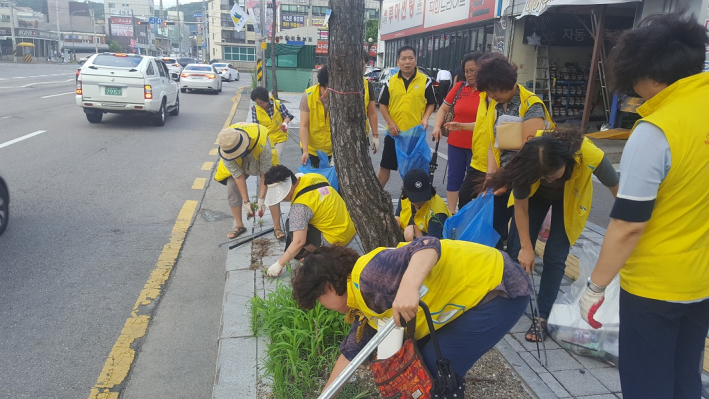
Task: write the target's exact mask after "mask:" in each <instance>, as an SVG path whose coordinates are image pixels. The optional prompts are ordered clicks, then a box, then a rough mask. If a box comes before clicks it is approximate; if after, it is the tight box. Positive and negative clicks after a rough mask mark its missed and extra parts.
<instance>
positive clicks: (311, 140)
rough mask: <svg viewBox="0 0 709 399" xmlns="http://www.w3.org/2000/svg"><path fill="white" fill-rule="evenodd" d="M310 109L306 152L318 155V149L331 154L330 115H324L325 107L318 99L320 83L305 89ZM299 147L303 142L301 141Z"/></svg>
mask: <svg viewBox="0 0 709 399" xmlns="http://www.w3.org/2000/svg"><path fill="white" fill-rule="evenodd" d="M305 94H306V95H307V96H308V97H307V98H308V109H309V110H310V112H309V114H310V134H309V135H308V154H310V155H316V156H317V155H318V150H320V151H323V152H324V153H326V154H327V156H332V141H331V136H330V117H329V112H328V117H327V118H326V117H325V107H323V105H322V101H320V84H316V85H315V86H311V87H308V88H307V89H305ZM300 146H301V148H302V147H303V144H302V143H301V145H300Z"/></svg>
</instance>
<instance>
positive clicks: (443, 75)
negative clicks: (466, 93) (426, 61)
mask: <svg viewBox="0 0 709 399" xmlns="http://www.w3.org/2000/svg"><path fill="white" fill-rule="evenodd" d="M436 80H437V81H439V82H440V81H441V80H453V76H452V75H451V72H450V71H447V70H445V69H441V70H440V71H438V75H436Z"/></svg>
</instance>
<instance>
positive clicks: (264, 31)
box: [259, 0, 276, 89]
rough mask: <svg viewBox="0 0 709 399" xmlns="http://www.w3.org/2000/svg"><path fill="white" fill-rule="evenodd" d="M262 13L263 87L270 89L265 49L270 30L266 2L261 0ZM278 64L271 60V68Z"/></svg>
mask: <svg viewBox="0 0 709 399" xmlns="http://www.w3.org/2000/svg"><path fill="white" fill-rule="evenodd" d="M259 8H260V9H261V12H260V14H261V15H260V16H259V18H260V19H261V59H262V60H263V69H264V71H263V72H264V73H263V87H265V88H266V89H268V74H267V73H266V71H265V69H266V50H265V49H264V48H263V43H266V38H267V37H268V28H267V27H266V0H261V2H260V7H259ZM275 64H276V60H271V68H273V67H274V66H275Z"/></svg>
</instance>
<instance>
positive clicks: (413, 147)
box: [387, 125, 431, 180]
mask: <svg viewBox="0 0 709 399" xmlns="http://www.w3.org/2000/svg"><path fill="white" fill-rule="evenodd" d="M387 135H389V136H390V137H391V138H393V139H394V144H395V147H396V160H397V161H398V163H399V174H400V175H401V179H402V180H403V179H404V176H406V172H408V171H410V170H411V169H423V170H424V171H425V172H426V173H428V172H429V164H430V163H431V147H429V146H428V143H426V131H425V130H424V129H423V126H422V125H416V126H415V127H412V128H411V129H409V130H405V131H403V132H399V134H398V135H396V136H392V135H390V134H389V132H388V131H387Z"/></svg>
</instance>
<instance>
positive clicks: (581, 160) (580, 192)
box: [507, 130, 605, 245]
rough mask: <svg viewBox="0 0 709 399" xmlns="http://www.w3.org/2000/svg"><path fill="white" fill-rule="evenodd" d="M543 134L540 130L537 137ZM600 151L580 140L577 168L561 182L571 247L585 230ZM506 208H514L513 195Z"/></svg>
mask: <svg viewBox="0 0 709 399" xmlns="http://www.w3.org/2000/svg"><path fill="white" fill-rule="evenodd" d="M543 132H544V131H542V130H540V131H539V132H538V133H537V137H539V136H541V135H542V133H543ZM604 155H605V154H604V153H603V150H601V149H600V148H598V147H596V145H595V144H593V142H592V141H591V140H589V139H588V138H584V139H583V143H582V144H581V149H580V150H579V151H578V152H577V153H576V156H575V158H576V166H575V167H574V172H573V173H572V174H571V178H569V180H567V181H566V182H565V183H564V229H565V230H566V236H567V237H568V238H569V244H571V245H574V244H575V243H576V240H578V238H579V236H581V233H582V232H583V229H584V227H586V221H587V220H588V214H589V212H591V203H592V202H593V180H592V179H591V175H592V174H593V171H595V170H596V168H597V167H598V165H599V164H600V163H601V161H602V160H603V156H604ZM539 184H540V181H539V180H537V181H536V182H535V183H534V184H532V187H531V191H530V194H529V196H530V197H531V196H532V195H534V194H535V193H536V192H537V190H538V189H539ZM507 205H508V206H512V205H514V196H510V199H509V202H508V204H507Z"/></svg>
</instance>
